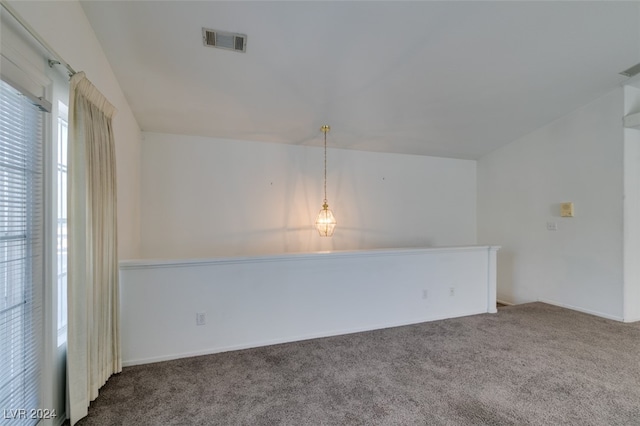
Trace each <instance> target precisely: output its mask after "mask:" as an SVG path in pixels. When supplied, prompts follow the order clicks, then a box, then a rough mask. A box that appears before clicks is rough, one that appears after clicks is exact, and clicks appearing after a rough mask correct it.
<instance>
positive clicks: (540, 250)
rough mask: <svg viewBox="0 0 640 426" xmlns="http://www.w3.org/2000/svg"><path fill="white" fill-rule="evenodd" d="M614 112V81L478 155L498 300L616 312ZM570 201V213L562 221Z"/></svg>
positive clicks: (617, 156)
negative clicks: (563, 206)
mask: <svg viewBox="0 0 640 426" xmlns="http://www.w3.org/2000/svg"><path fill="white" fill-rule="evenodd" d="M522 101H523V102H526V99H524V100H522ZM622 116H623V91H622V88H619V89H616V90H614V91H613V92H610V93H608V94H607V95H605V96H603V97H602V98H600V99H598V100H596V101H594V102H591V103H590V104H588V105H585V106H584V107H582V108H580V109H578V110H576V111H575V112H574V113H572V114H569V115H567V116H565V117H563V118H561V119H559V120H557V121H555V122H553V123H551V124H549V125H547V126H545V127H543V128H541V129H538V130H536V131H535V132H533V133H531V134H529V135H526V136H524V137H523V138H521V139H519V140H517V141H515V142H513V143H511V144H509V145H507V146H505V147H503V148H501V149H498V150H496V151H494V152H492V153H491V154H489V155H487V156H485V157H483V158H481V159H480V160H479V161H478V242H479V243H481V244H490V243H495V244H499V245H501V246H502V249H501V251H500V252H499V254H498V299H499V300H504V301H507V302H512V303H521V302H527V301H534V300H542V301H547V302H551V303H555V304H558V305H564V306H567V307H572V308H574V309H578V310H583V311H587V312H592V313H595V314H598V315H601V316H605V317H610V318H615V319H622V317H623V309H622V306H623V302H622V301H623V269H622V265H623V252H622V247H623V240H622V227H623V203H622V195H623V194H622V191H623V172H622V165H623V129H622ZM568 201H572V202H573V203H574V205H575V217H574V218H561V217H560V209H559V204H560V203H561V202H568ZM547 222H553V223H557V227H558V229H557V231H548V230H547Z"/></svg>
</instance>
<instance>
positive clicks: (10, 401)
mask: <svg viewBox="0 0 640 426" xmlns="http://www.w3.org/2000/svg"><path fill="white" fill-rule="evenodd" d="M43 115H44V113H43V112H41V111H40V109H39V108H38V107H36V106H35V105H33V103H32V102H31V101H30V100H29V99H28V98H27V97H26V96H24V95H23V94H21V93H20V92H19V91H18V90H16V89H14V88H13V87H12V86H10V85H9V84H7V83H6V82H4V81H0V408H1V409H2V410H3V414H4V415H2V416H0V424H1V425H5V424H7V425H9V424H10V425H12V426H14V425H33V424H36V423H37V422H38V419H37V416H35V415H34V413H35V412H36V410H37V409H39V408H42V407H41V404H40V389H39V388H40V384H39V383H40V367H39V365H40V362H39V361H40V357H41V347H42V325H41V323H42V289H43V277H44V273H43V257H44V256H43V208H42V202H43V200H44V195H43V182H42V177H43V171H42V152H43V121H44V117H43ZM32 410H33V411H32ZM34 417H35V418H34Z"/></svg>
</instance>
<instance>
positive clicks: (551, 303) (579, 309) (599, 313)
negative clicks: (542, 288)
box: [538, 299, 624, 322]
mask: <svg viewBox="0 0 640 426" xmlns="http://www.w3.org/2000/svg"><path fill="white" fill-rule="evenodd" d="M538 302H542V303H547V304H549V305H554V306H559V307H561V308H567V309H571V310H572V311H578V312H582V313H585V314H589V315H595V316H597V317H601V318H606V319H610V320H614V321H620V322H623V321H624V319H623V318H622V317H619V316H616V315H610V314H605V313H604V312H599V311H593V310H591V309H585V308H581V307H578V306H573V305H568V304H566V303H560V302H555V301H553V300H547V299H538Z"/></svg>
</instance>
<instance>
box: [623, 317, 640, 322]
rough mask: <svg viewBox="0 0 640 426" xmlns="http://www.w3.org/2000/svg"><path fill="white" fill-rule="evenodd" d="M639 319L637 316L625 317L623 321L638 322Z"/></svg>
mask: <svg viewBox="0 0 640 426" xmlns="http://www.w3.org/2000/svg"><path fill="white" fill-rule="evenodd" d="M638 321H640V317H638V318H625V319H624V322H638Z"/></svg>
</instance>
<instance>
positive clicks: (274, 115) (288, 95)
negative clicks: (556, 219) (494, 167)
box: [82, 1, 640, 159]
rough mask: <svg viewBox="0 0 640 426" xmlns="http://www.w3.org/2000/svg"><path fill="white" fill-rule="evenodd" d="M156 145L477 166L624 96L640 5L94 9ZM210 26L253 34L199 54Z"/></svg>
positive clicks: (88, 8)
mask: <svg viewBox="0 0 640 426" xmlns="http://www.w3.org/2000/svg"><path fill="white" fill-rule="evenodd" d="M82 5H83V8H84V10H85V13H86V14H87V16H88V18H89V21H90V22H91V25H92V26H93V28H94V30H95V32H96V34H97V36H98V39H99V40H100V42H101V44H102V46H103V48H104V51H105V53H106V55H107V57H108V59H109V61H110V63H111V66H112V67H113V70H114V72H115V74H116V77H117V78H118V81H119V82H120V85H121V87H122V89H123V91H124V92H125V95H126V96H127V99H128V101H129V103H130V105H131V108H132V109H133V112H134V114H135V116H136V118H137V120H138V122H139V124H140V126H141V127H142V129H143V130H145V131H153V132H165V133H175V134H187V135H202V136H210V137H215V138H227V139H239V140H253V141H266V142H278V143H288V144H299V145H319V144H321V143H322V138H321V135H322V134H321V132H320V130H319V129H320V126H321V125H322V124H325V123H328V124H330V125H331V126H332V131H331V133H330V135H329V138H328V143H329V146H334V147H339V148H348V149H358V150H369V151H381V152H396V153H407V154H421V155H435V156H445V157H455V158H470V159H475V158H479V157H480V156H482V155H484V154H486V153H488V152H490V151H492V150H494V149H496V148H498V147H500V146H502V145H504V144H507V143H509V142H511V141H513V140H515V139H517V138H519V137H521V136H523V135H525V134H527V133H529V132H531V131H533V130H535V129H537V128H539V127H541V126H543V125H545V124H547V123H549V122H551V121H553V120H555V119H557V118H559V117H561V116H562V115H564V114H567V113H569V112H571V111H573V110H575V109H576V108H578V107H580V106H581V105H584V104H586V103H588V102H590V101H592V100H594V99H596V98H598V97H599V96H601V95H603V94H604V93H606V92H608V91H610V90H612V89H613V88H615V87H616V86H618V85H620V84H622V83H623V82H624V81H625V80H626V78H625V77H623V76H621V75H619V72H621V71H623V70H625V69H627V68H629V67H631V66H633V65H635V64H637V63H638V62H640V3H638V2H611V1H601V2H493V1H471V2H457V1H442V2H435V1H425V2H420V1H418V2H401V1H386V2H368V1H354V2H351V1H338V2H329V1H317V2H297V1H286V2H271V1H258V2H245V1H233V2H222V1H210V2H206V1H195V2H191V1H163V2H157V1H84V2H82ZM202 27H206V28H213V29H216V30H222V31H230V32H237V33H243V34H246V35H247V50H246V53H238V52H233V51H227V50H220V49H214V48H210V47H205V46H203V42H202Z"/></svg>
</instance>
